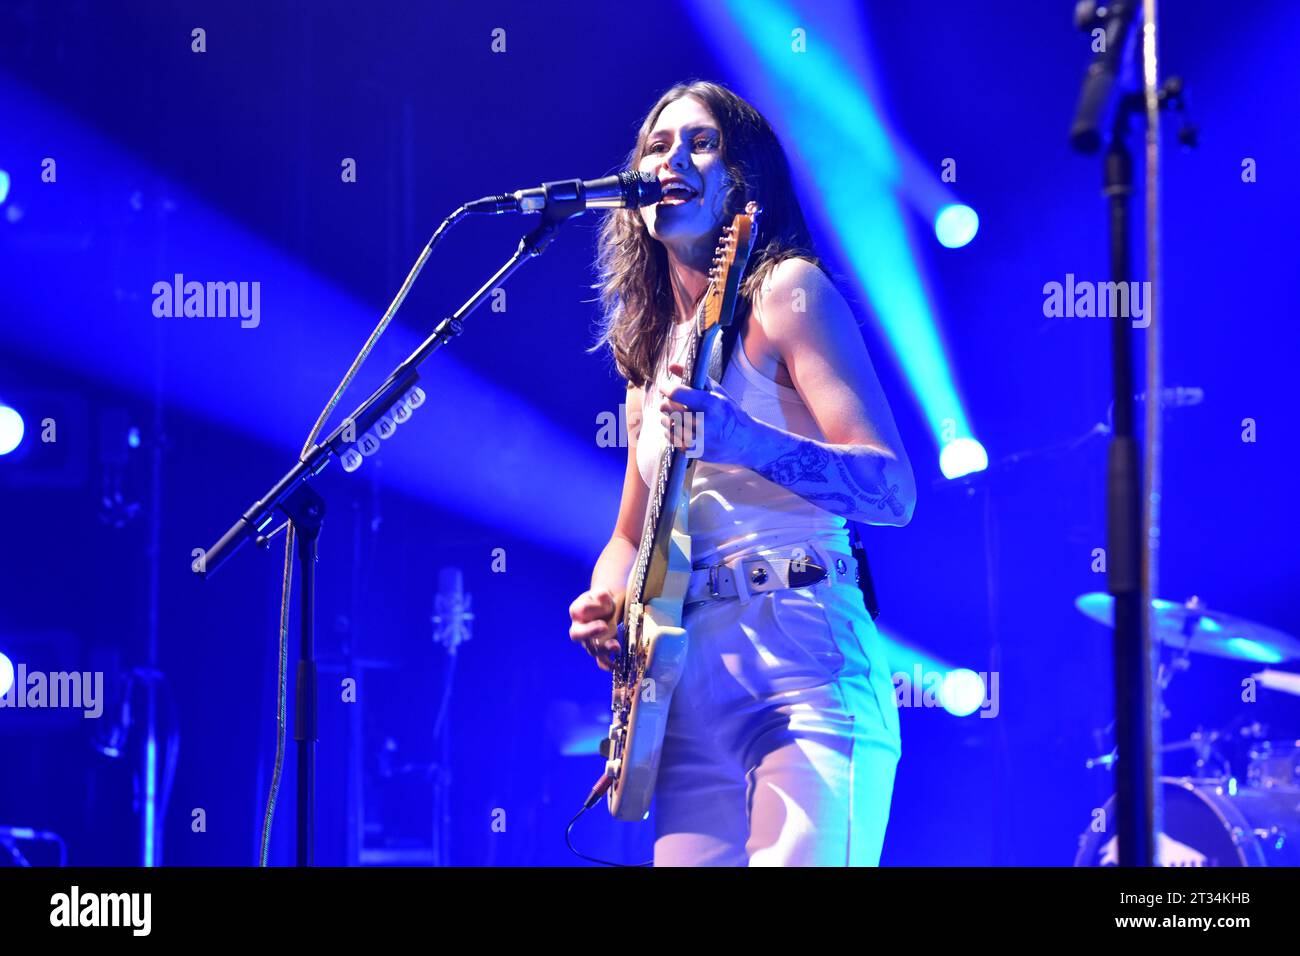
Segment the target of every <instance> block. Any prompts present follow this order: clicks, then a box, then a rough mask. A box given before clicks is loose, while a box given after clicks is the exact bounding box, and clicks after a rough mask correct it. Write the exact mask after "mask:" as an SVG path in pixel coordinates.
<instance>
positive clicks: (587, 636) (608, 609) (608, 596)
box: [569, 590, 623, 671]
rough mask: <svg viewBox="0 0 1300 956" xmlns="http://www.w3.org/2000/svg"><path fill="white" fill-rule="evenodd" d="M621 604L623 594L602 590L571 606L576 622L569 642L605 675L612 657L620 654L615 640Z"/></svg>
mask: <svg viewBox="0 0 1300 956" xmlns="http://www.w3.org/2000/svg"><path fill="white" fill-rule="evenodd" d="M622 603H623V596H622V595H621V594H619V595H615V594H613V593H611V592H610V591H607V590H600V591H584V592H583V593H582V594H579V595H578V596H577V598H575V599H574V601H573V603H572V604H570V605H569V618H570V620H571V621H572V622H573V623H571V624H570V625H569V639H570V640H572V641H575V642H577V643H578V644H581V645H582V646H583V647H585V648H586V649H587V653H588V654H590V655H591V656H592V657H594V658H596V664H597V665H599V667H600V669H601V670H603V671H607V670H610V669H611V667H612V665H611V663H610V659H609V658H610V655H611V654H617V653H618V652H619V650H620V647H619V644H618V641H617V640H615V637H616V635H617V634H618V622H617V621H616V620H615V619H614V618H615V612H616V611H617V610H618V608H619V606H620V605H621V604H622Z"/></svg>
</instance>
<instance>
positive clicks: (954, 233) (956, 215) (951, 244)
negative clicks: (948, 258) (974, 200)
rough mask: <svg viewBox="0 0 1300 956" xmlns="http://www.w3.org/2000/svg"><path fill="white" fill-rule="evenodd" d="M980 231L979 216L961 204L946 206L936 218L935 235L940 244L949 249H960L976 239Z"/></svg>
mask: <svg viewBox="0 0 1300 956" xmlns="http://www.w3.org/2000/svg"><path fill="white" fill-rule="evenodd" d="M979 229H980V217H979V215H978V214H977V213H976V212H975V210H974V209H972V208H971V207H970V206H965V205H962V204H961V203H952V204H951V205H948V206H944V207H943V208H942V209H940V210H939V214H938V215H937V216H935V217H934V234H935V236H937V237H938V239H939V243H940V244H941V245H944V246H947V247H948V248H949V249H960V248H961V247H962V246H964V245H966V243H968V242H970V241H971V240H972V239H974V238H975V233H977V232H979Z"/></svg>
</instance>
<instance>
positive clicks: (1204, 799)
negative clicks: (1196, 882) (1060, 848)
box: [1074, 777, 1300, 866]
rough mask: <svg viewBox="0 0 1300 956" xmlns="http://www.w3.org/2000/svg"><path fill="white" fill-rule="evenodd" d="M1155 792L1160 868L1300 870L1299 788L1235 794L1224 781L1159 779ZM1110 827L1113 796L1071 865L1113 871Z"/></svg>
mask: <svg viewBox="0 0 1300 956" xmlns="http://www.w3.org/2000/svg"><path fill="white" fill-rule="evenodd" d="M1160 790H1161V792H1162V794H1163V795H1164V803H1165V810H1164V813H1165V819H1164V830H1163V832H1161V834H1160V839H1159V855H1160V860H1161V865H1162V866H1300V789H1281V788H1277V789H1270V790H1256V789H1243V790H1237V789H1236V788H1235V786H1230V784H1229V782H1228V781H1219V780H1215V781H1209V780H1190V779H1186V778H1173V777H1162V778H1161V780H1160ZM1234 790H1235V792H1233V791H1234ZM1103 826H1104V827H1105V829H1102V827H1103ZM1114 827H1115V798H1114V797H1113V796H1112V797H1111V798H1110V799H1109V800H1107V801H1106V806H1105V807H1104V808H1103V811H1102V813H1100V814H1099V815H1098V816H1097V818H1096V822H1095V823H1094V825H1093V826H1092V827H1090V828H1089V829H1088V830H1086V831H1085V832H1084V833H1083V835H1082V836H1080V837H1079V853H1078V856H1076V857H1075V860H1074V865H1075V866H1118V865H1119V852H1118V844H1119V839H1118V837H1116V836H1115V833H1114Z"/></svg>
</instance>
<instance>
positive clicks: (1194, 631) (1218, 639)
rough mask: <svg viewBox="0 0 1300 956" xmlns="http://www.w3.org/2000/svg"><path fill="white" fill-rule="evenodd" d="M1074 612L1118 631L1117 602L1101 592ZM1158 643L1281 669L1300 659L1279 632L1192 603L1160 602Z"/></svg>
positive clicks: (1292, 642) (1080, 601)
mask: <svg viewBox="0 0 1300 956" xmlns="http://www.w3.org/2000/svg"><path fill="white" fill-rule="evenodd" d="M1074 606H1075V607H1077V608H1078V609H1079V610H1080V611H1082V612H1083V613H1084V614H1085V615H1087V616H1088V617H1090V618H1092V619H1093V620H1094V621H1097V622H1099V623H1101V624H1105V625H1106V626H1107V627H1114V626H1115V599H1114V598H1113V597H1112V596H1111V595H1109V594H1105V593H1103V592H1101V591H1090V592H1089V593H1087V594H1081V595H1079V596H1078V597H1077V598H1075V601H1074ZM1151 608H1152V611H1153V614H1152V626H1153V628H1154V631H1153V633H1152V637H1153V638H1155V639H1156V640H1158V641H1160V643H1162V644H1166V645H1168V646H1169V647H1173V648H1176V649H1179V650H1182V649H1183V648H1186V649H1187V650H1189V651H1191V652H1193V653H1195V654H1212V655H1214V656H1215V657H1230V658H1233V659H1235V660H1243V661H1259V662H1261V663H1266V664H1280V663H1281V662H1282V661H1288V660H1296V659H1297V658H1300V640H1296V638H1294V637H1292V636H1291V635H1290V634H1287V633H1285V632H1283V631H1279V630H1278V629H1277V628H1273V627H1269V626H1267V625H1265V624H1257V623H1255V622H1254V621H1248V620H1246V619H1245V618H1244V617H1235V616H1234V615H1231V614H1225V613H1224V612H1223V611H1211V610H1209V609H1208V608H1206V607H1205V605H1203V604H1201V603H1200V599H1199V598H1195V597H1193V598H1191V599H1190V600H1189V601H1188V602H1187V603H1186V604H1178V603H1175V602H1174V601H1166V600H1164V599H1162V598H1154V599H1153V600H1152V601H1151Z"/></svg>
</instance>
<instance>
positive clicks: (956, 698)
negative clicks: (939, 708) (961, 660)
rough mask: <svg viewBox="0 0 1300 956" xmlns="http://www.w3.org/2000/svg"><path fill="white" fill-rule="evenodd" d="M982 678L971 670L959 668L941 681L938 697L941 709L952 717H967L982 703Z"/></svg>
mask: <svg viewBox="0 0 1300 956" xmlns="http://www.w3.org/2000/svg"><path fill="white" fill-rule="evenodd" d="M984 690H985V688H984V678H982V677H980V675H979V674H976V673H975V672H974V671H973V670H969V669H968V668H965V667H959V668H958V669H957V670H954V671H949V672H948V673H947V675H946V676H945V677H944V679H943V685H942V687H941V688H940V691H939V697H940V699H941V700H942V701H943V709H944V710H946V711H948V713H950V714H952V715H953V716H954V717H968V716H970V715H971V714H973V713H975V711H977V710H979V709H980V705H982V704H983V703H984Z"/></svg>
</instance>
